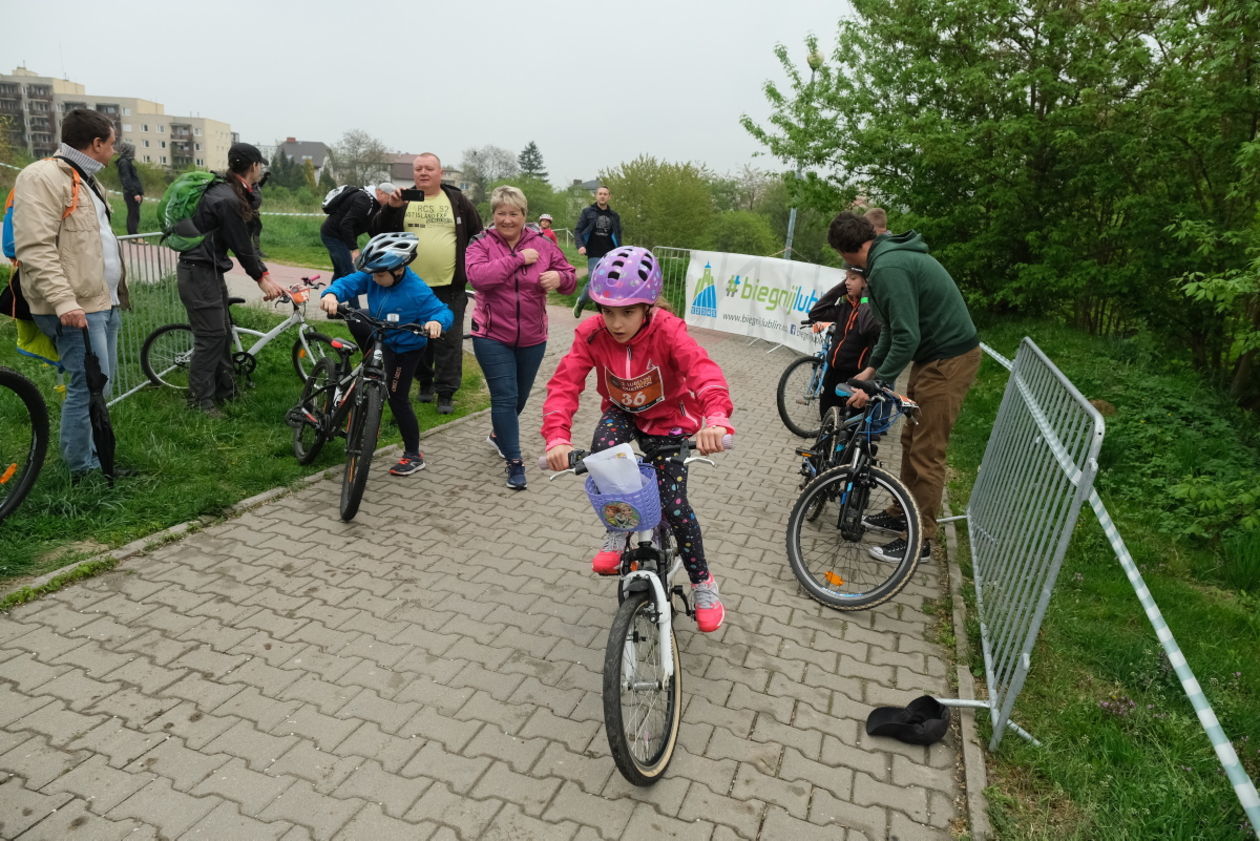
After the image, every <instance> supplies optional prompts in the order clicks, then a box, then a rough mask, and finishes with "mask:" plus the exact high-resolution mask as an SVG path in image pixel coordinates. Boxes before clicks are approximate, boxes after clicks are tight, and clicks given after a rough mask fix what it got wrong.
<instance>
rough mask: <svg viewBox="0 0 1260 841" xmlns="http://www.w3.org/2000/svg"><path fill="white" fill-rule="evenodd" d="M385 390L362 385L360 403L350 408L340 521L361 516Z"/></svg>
mask: <svg viewBox="0 0 1260 841" xmlns="http://www.w3.org/2000/svg"><path fill="white" fill-rule="evenodd" d="M384 402H385V387H384V386H383V385H381V384H380V383H378V382H365V383H363V394H362V395H361V402H358V403H355V404H354V405H353V406H352V407H351V408H350V418H349V421H348V424H347V432H346V469H345V473H344V474H343V475H342V479H341V519H343V520H345V521H347V522H349V521H350V520H353V519H354V515H355V514H357V513H359V503H360V502H362V501H363V489H364V488H366V487H367V480H368V470H369V468H371V466H372V454H373V453H375V452H376V437H377V435H378V434H379V433H380V431H381V405H382V404H383V403H384Z"/></svg>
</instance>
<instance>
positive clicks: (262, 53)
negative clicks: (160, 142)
mask: <svg viewBox="0 0 1260 841" xmlns="http://www.w3.org/2000/svg"><path fill="white" fill-rule="evenodd" d="M847 9H848V2H847V0H836V2H826V1H825V0H771V2H764V1H760V0H759V1H758V2H754V0H708V2H692V0H622V2H612V3H599V2H589V0H587V2H569V0H560V2H551V3H546V2H538V0H531V2H503V0H462V1H461V0H456V1H455V2H449V3H440V4H439V3H433V2H426V0H411V2H387V0H358V2H354V0H350V1H349V2H344V1H343V2H327V0H305V1H304V2H293V3H278V2H270V0H254V1H253V2H244V0H220V2H210V3H194V4H192V5H180V4H178V3H175V4H172V3H171V2H169V0H168V1H167V2H155V0H127V2H118V3H100V2H91V3H88V2H83V0H61V2H58V3H55V4H52V5H48V4H43V3H34V2H22V1H21V0H0V20H3V27H2V29H3V32H4V37H3V38H0V70H2V71H3V72H4V73H9V72H12V70H13V68H14V67H16V66H18V65H19V64H22V65H25V66H26V67H27V68H29V69H30V70H32V71H34V72H36V73H38V74H40V75H43V76H55V77H62V78H68V79H70V80H71V81H74V82H79V83H80V84H82V85H84V86H85V88H86V89H87V92H88V93H89V94H92V95H105V96H135V97H139V98H142V99H149V100H154V101H157V102H160V103H162V104H163V105H165V107H166V113H168V114H177V115H193V116H203V117H210V118H213V119H217V120H222V121H224V122H227V123H229V124H230V125H231V126H232V129H233V130H234V131H236V132H239V134H240V136H241V139H242V140H246V141H250V142H254V143H261V144H270V143H273V142H275V141H277V140H283V139H284V138H285V137H296V138H297V139H299V140H322V141H323V142H325V143H328V144H329V145H332V144H333V143H335V142H336V141H337V140H338V139H339V138H340V137H341V135H342V133H343V132H345V131H346V130H348V129H351V128H359V129H362V130H364V131H366V132H368V133H369V134H371V135H373V136H375V137H377V138H379V139H380V140H381V141H382V142H384V143H385V145H386V146H388V147H390V148H391V149H396V150H398V151H401V152H421V151H426V150H428V151H433V152H436V153H437V154H438V155H439V156H441V158H442V160H443V163H444V164H445V165H446V166H448V167H453V166H457V165H458V164H459V161H460V158H461V156H462V152H463V150H464V149H467V148H469V147H471V146H482V145H487V144H492V145H495V146H501V147H504V148H506V149H509V150H511V151H512V152H513V153H516V152H519V151H520V150H521V149H522V148H523V147H524V146H525V144H526V143H528V142H529V141H531V140H533V141H534V142H536V143H537V144H538V148H539V150H540V151H541V152H542V154H543V160H544V162H545V164H546V166H547V169H548V170H549V172H550V176H551V181H552V183H553V184H554V185H556V186H563V185H565V184H568V183H569V182H570V181H572V180H573V179H576V178H581V179H587V178H594V177H595V176H596V174H597V173H598V172H599V171H600V170H601V169H603V168H606V167H610V166H615V165H617V164H619V163H622V162H624V161H629V160H631V159H633V158H634V157H635V156H637V155H639V154H644V153H645V154H649V155H654V156H656V157H658V158H661V159H664V160H670V161H696V162H698V163H705V164H708V165H709V166H710V167H711V168H712V169H714V170H716V171H718V172H733V171H737V170H738V169H739V168H740V167H741V166H743V165H744V164H746V163H752V164H754V165H756V166H758V167H761V168H766V169H770V168H773V169H779V168H782V165H781V164H780V163H779V162H777V161H775V160H773V159H772V158H767V157H762V158H759V159H755V160H754V158H753V155H754V153H755V152H757V150H758V145H757V143H756V142H755V141H754V140H753V139H752V137H751V136H749V135H748V133H747V132H745V131H744V129H743V128H742V127H741V126H740V125H739V116H740V114H743V113H747V114H749V115H751V116H752V117H753V118H754V119H757V120H762V119H764V118H765V117H766V116H767V114H768V113H769V112H768V108H767V105H766V99H765V96H764V94H763V93H762V90H761V88H762V85H763V84H764V83H765V82H766V81H767V80H776V81H779V80H782V79H783V78H784V76H783V73H782V70H781V69H780V67H779V64H778V62H777V60H776V59H775V57H774V55H773V52H772V50H773V48H774V45H775V43H776V42H782V43H785V44H787V45H788V46H789V48H790V49H791V50H792V52H793V54H795V55H797V56H799V58H800V59H801V60H802V63H803V58H804V54H805V47H804V38H805V36H806V35H807V34H808V33H810V32H813V33H815V34H816V35H818V37H819V39H820V41H821V43H822V45H823V49H824V52H825V53H827V54H830V51H831V47H832V45H834V43H835V31H836V24H837V22H838V21H839V18H840V16H841V14H844V13H845V12H846V10H847ZM180 10H183V11H184V12H192V15H188V14H180V13H179V11H180Z"/></svg>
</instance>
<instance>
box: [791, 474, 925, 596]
mask: <svg viewBox="0 0 1260 841" xmlns="http://www.w3.org/2000/svg"><path fill="white" fill-rule="evenodd" d="M857 473H858V475H859V476H861V475H863V474H865V475H866V476H867V477H868V478H867V479H866V480H865V481H864V482H863V481H856V480H855V479H854V475H855V471H854V468H853V466H852V465H847V464H845V465H841V466H839V467H833V468H832V469H830V470H828V471H826V472H825V473H821V474H819V476H818V478H816V479H814V481H812V482H810V483H809V484H808V485H806V486H805V490H803V491H802V492H801V495H800V497H798V498H797V500H796V504H795V505H793V506H792V512H791V513H790V514H789V515H788V527H787V551H788V564H789V566H790V567H791V569H792V574H793V575H795V576H796V580H797V581H799V582H800V584H801V587H802V588H804V590H805V592H806V593H807V594H808V595H809V597H810V598H812V599H814V600H815V601H818V602H821V603H822V604H825V605H827V606H828V607H832V608H835V609H837V610H865V609H867V608H872V607H875V606H876V605H879V604H882V603H884V602H886V601H888V600H889V599H891V598H892V597H893V596H895V595H897V593H899V592H901V589H902V588H903V587H905V586H906V583H907V582H908V581H909V580H910V578H911V577H912V576H913V575H914V571H915V570H916V569H917V568H918V566H919V551H920V547H921V546H922V542H923V529H922V526H921V524H920V522H919V507H918V505H916V504H915V501H914V497H913V496H911V495H910V491H909V490H907V489H906V486H905V485H903V484H902V483H901V481H900V480H899V479H897V478H896V477H895V476H893V475H892V474H890V473H888V472H886V471H884V470H881V469H880V468H878V467H873V466H868V467H866V468H865V470H861V471H858V472H857ZM818 505H821V506H822V513H824V514H826V515H827V516H818V513H817V512H814V519H813V520H810V519H809V518H808V514H809V513H811V509H812V508H814V507H816V506H818ZM893 506H898V507H900V509H901V511H902V512H903V513H904V514H905V517H906V542H907V544H908V547H907V551H906V554H905V556H904V557H903V558H902V560H901V562H900V563H898V564H893V563H890V562H887V561H880V560H876V559H874V558H872V557H870V555H869V554H868V550H869V549H870V548H871V547H872V546H874V545H875V544H874V542H868V541H867V539H866V538H867V536H868V534H869V535H870V536H871V537H877V536H883V537H886V535H883V534H882V533H880V532H873V531H868V530H867V529H866V528H865V527H864V526H862V525H861V520H862V517H863V516H864V514H865V513H866V511H868V510H876V509H884V508H890V507H893ZM842 517H843V518H845V522H847V523H848V524H849V526H848V527H849V528H850V529H853V530H854V531H855V534H852V533H851V535H850V537H852V536H856V537H857V539H856V540H853V539H849V538H846V537H845V535H844V534H843V533H842V531H841V528H840V523H841V518H842Z"/></svg>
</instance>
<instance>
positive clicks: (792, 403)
mask: <svg viewBox="0 0 1260 841" xmlns="http://www.w3.org/2000/svg"><path fill="white" fill-rule="evenodd" d="M822 364H823V363H822V360H821V359H819V358H818V357H817V356H802V357H801V358H800V359H794V360H792V362H791V363H789V364H788V366H787V367H786V368H784V369H783V376H781V377H779V387H778V389H776V391H775V403H776V404H777V405H778V407H779V419H780V420H782V421H783V425H784V426H786V427H787V428H788V429H789V430H790V431H791V432H792V434H793V435H799V436H800V437H801V438H813V437H815V436H817V435H818V429H819V426H820V425H821V418H820V417H819V415H818V398H819V395H820V394H821V392H822V388H821V383H820V382H818V380H819V378H820V371H819V369H820V368H822Z"/></svg>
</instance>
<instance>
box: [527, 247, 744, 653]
mask: <svg viewBox="0 0 1260 841" xmlns="http://www.w3.org/2000/svg"><path fill="white" fill-rule="evenodd" d="M661 286H662V276H661V267H660V264H659V263H658V262H657V260H656V257H655V256H654V255H653V254H652V252H651V251H648V250H647V249H646V248H635V247H627V246H623V247H620V248H616V249H614V250H613V251H611V252H609V253H608V254H606V255H605V256H604V258H603V259H602V260H600V262H599V265H598V266H596V267H595V271H594V272H592V274H591V281H590V285H589V287H588V291H589V293H590V296H591V299H592V300H593V301H594V302H595V303H596V304H597V305H598V306H599V313H600V315H599V317H597V318H589V319H587V320H586V321H583V322H582V323H581V324H580V325H578V328H577V330H576V332H575V335H574V339H573V347H572V348H571V349H570V350H569V352H568V354H566V355H565V356H564V358H563V359H561V360H560V364H559V366H558V367H557V368H556V373H555V374H554V375H553V376H552V378H551V381H550V382H548V383H547V400H546V402H545V403H544V404H543V426H542V434H543V438H544V439H545V441H546V448H547V464H548V466H549V467H550V468H551V469H552V470H565V469H567V468H568V467H569V461H568V458H569V453H570V452H571V451H572V450H573V442H572V440H571V429H572V424H573V414H574V412H576V411H577V408H578V402H579V398H580V396H581V393H582V389H583V388H584V387H585V384H586V375H587V373H588V372H590V370H591V369H592V368H594V369H596V371H597V373H596V377H595V388H596V390H597V391H598V392H599V395H600V397H601V398H602V401H603V402H602V404H601V406H602V409H603V417H601V418H600V420H599V424H598V426H596V428H595V434H594V437H593V438H592V440H591V451H592V452H598V451H599V450H604V449H607V448H609V447H612V446H615V445H616V444H622V443H627V442H629V441H630V440H631V439H635V440H637V441H638V443H639V445H640V447H641V448H643V449H645V450H648V451H649V452H651V453H652V455H650V456H648V461H649V463H650V464H651V465H652V466H653V467H654V468H655V469H656V482H657V488H658V489H659V491H660V495H661V511H662V514H663V516H664V518H665V520H666V522H668V523H669V527H670V530H671V531H672V532H673V533H674V539H675V541H676V542H677V545H678V549H679V552H680V553H681V554H682V561H683V566H684V567H685V568H686V570H687V576H688V578H690V579H691V586H692V591H693V596H694V603H695V613H696V624H697V626H698V627H699V628H700V630H701V631H705V632H709V631H716V630H717V629H718V628H719V627H720V626H721V624H722V620H723V618H724V616H725V610H724V609H723V607H722V602H721V599H720V598H719V595H718V586H717V580H716V579H714V577H713V575H712V574H711V573H710V572H709V566H708V564H707V563H706V561H705V556H704V543H703V541H702V539H701V535H700V524H699V522H697V520H696V515H695V512H694V511H692V509H691V505H690V504H689V503H688V502H687V468H686V467H685V466H683V465H679V464H676V463H675V462H673V461H670V455H671V453H670V452H669V451H668V449H667V448H663V446H662V445H668V444H670V443H673V442H677V441H681V440H683V439H685V438H689V437H691V436H693V435H694V436H695V440H696V446H697V449H699V450H700V452H701V453H702V454H706V455H707V454H709V453H715V452H717V451H719V450H721V449H722V438H723V436H725V435H727V434H733V433H734V432H735V428H734V427H733V426H731V423H730V415H731V412H732V411H733V408H734V407H733V405H732V404H731V395H730V389H729V388H728V387H727V384H726V378H725V377H724V376H723V375H722V369H721V368H719V367H718V365H717V363H716V362H714V361H713V360H712V359H710V358H709V355H708V354H707V353H705V351H704V348H702V347H700V345H698V344H697V343H696V341H695V339H693V338H691V336H689V335H688V334H687V326H686V324H685V323H683V321H682V319H680V318H678V317H677V316H675V315H674V314H673V313H671V312H669V311H668V310H666V309H663V308H662V307H661V306H659V305H658V304H659V303H660V294H661ZM662 449H663V451H658V450H662ZM625 540H626V536H625V535H624V534H622V533H619V532H615V531H609V532H608V534H607V535H606V536H605V538H604V545H603V548H602V549H601V550H600V551H599V552H598V553H597V554H596V555H595V557H594V558H593V559H592V561H591V568H592V569H593V570H594V571H595V572H597V573H599V574H601V575H614V574H616V573H617V571H618V568H619V566H620V562H621V549H622V547H623V546H624V545H625Z"/></svg>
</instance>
